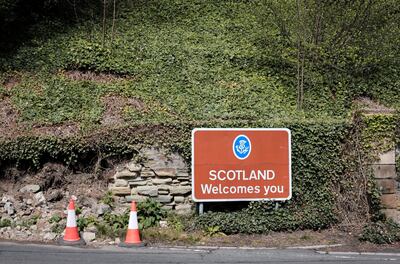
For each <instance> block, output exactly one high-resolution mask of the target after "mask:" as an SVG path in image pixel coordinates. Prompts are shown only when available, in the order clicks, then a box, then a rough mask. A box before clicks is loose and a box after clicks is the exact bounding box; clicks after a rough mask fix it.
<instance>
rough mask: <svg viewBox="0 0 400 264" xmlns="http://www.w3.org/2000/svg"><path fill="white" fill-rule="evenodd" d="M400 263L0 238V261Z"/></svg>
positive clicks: (378, 257)
mask: <svg viewBox="0 0 400 264" xmlns="http://www.w3.org/2000/svg"><path fill="white" fill-rule="evenodd" d="M17 263H19V264H25V263H26V264H28V263H29V264H36V263H41V264H42V263H43V264H47V263H56V264H64V263H68V264H73V263H79V264H85V263H94V264H103V263H107V264H108V263H118V264H122V263H163V264H164V263H279V264H282V263H291V264H293V263H366V264H370V263H400V254H396V253H390V254H389V253H387V254H383V253H381V254H364V255H360V254H348V253H343V254H334V255H332V254H320V253H318V252H315V251H313V250H304V249H303V250H300V249H284V250H278V249H221V248H220V249H203V248H201V249H184V248H135V249H125V248H118V247H105V248H101V249H94V248H73V247H61V246H51V245H32V244H16V243H9V242H0V264H17Z"/></svg>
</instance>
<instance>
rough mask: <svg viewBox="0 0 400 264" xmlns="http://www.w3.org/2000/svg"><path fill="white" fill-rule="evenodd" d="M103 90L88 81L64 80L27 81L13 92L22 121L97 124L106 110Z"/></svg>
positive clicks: (13, 98)
mask: <svg viewBox="0 0 400 264" xmlns="http://www.w3.org/2000/svg"><path fill="white" fill-rule="evenodd" d="M100 95H101V93H100V91H99V89H98V87H97V86H95V85H94V84H92V83H89V82H74V81H68V80H65V79H62V78H52V77H50V79H48V80H45V81H44V80H43V81H37V80H33V79H27V80H25V81H24V82H22V83H21V84H20V85H18V86H17V87H16V88H15V89H13V97H12V100H13V102H14V104H15V105H16V107H17V108H18V109H19V111H20V113H21V118H22V120H25V121H35V122H41V123H61V122H64V121H73V120H80V121H90V122H92V123H93V122H97V121H98V120H99V118H100V116H101V113H102V111H103V108H102V105H101V104H100V101H99V100H100V98H99V97H100Z"/></svg>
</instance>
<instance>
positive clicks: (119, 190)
mask: <svg viewBox="0 0 400 264" xmlns="http://www.w3.org/2000/svg"><path fill="white" fill-rule="evenodd" d="M140 154H141V155H143V156H144V159H143V160H144V162H143V163H135V162H133V161H131V162H128V163H127V164H126V165H125V166H120V167H118V169H117V171H116V173H115V174H114V176H113V177H111V179H110V180H111V184H110V185H109V189H110V190H111V191H112V192H113V194H114V195H117V196H123V197H125V199H126V201H127V202H130V201H132V200H135V201H143V200H145V199H146V198H148V197H151V198H154V199H155V200H156V201H159V202H160V203H162V204H163V205H164V208H169V209H174V208H178V205H179V204H182V205H185V206H186V204H189V203H190V194H191V191H192V189H191V182H190V181H191V178H190V174H189V168H188V167H187V165H186V163H185V161H184V160H183V158H182V157H181V156H179V155H178V154H171V153H168V152H167V151H165V150H163V149H155V148H149V149H142V150H141V153H140ZM190 207H191V205H190V204H189V205H187V206H186V207H185V208H190ZM179 208H180V209H182V208H183V207H179ZM181 211H182V210H181Z"/></svg>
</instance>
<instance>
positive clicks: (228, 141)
mask: <svg viewBox="0 0 400 264" xmlns="http://www.w3.org/2000/svg"><path fill="white" fill-rule="evenodd" d="M290 140H291V139H290V130H288V129H285V128H282V129H274V128H271V129H267V128H265V129H264V128H258V129H224V128H199V129H194V130H193V131H192V196H193V200H194V201H196V202H207V201H208V202H210V201H253V200H288V199H290V198H291V196H292V180H291V143H290Z"/></svg>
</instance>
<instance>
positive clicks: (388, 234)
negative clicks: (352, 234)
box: [359, 220, 400, 244]
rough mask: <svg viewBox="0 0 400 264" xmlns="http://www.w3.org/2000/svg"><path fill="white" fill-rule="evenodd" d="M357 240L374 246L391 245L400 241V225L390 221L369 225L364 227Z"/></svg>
mask: <svg viewBox="0 0 400 264" xmlns="http://www.w3.org/2000/svg"><path fill="white" fill-rule="evenodd" d="M359 239H360V240H361V241H368V242H371V243H375V244H393V243H395V242H398V241H400V225H399V224H397V223H395V222H393V221H392V220H386V221H378V222H376V223H370V224H368V225H366V226H365V227H364V229H363V231H362V233H361V235H360V237H359Z"/></svg>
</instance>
